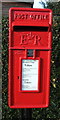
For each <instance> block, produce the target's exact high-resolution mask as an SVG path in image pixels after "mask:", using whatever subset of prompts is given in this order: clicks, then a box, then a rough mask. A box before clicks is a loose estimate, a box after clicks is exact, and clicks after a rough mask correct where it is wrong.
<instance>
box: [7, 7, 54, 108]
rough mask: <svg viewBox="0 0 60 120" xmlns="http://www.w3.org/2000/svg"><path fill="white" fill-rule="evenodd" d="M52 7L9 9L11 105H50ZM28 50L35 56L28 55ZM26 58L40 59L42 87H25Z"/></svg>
mask: <svg viewBox="0 0 60 120" xmlns="http://www.w3.org/2000/svg"><path fill="white" fill-rule="evenodd" d="M51 26H52V11H51V10H50V9H35V8H34V9H33V8H11V9H10V10H9V68H8V69H9V70H8V73H9V74H8V79H9V80H8V104H9V107H10V108H43V107H48V105H49V91H50V60H51V43H52V32H51ZM28 49H32V50H33V56H30V57H28V54H27V53H28ZM22 60H38V80H37V81H38V90H22V72H23V71H22Z"/></svg>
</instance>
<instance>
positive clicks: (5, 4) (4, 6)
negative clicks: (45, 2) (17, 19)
mask: <svg viewBox="0 0 60 120" xmlns="http://www.w3.org/2000/svg"><path fill="white" fill-rule="evenodd" d="M31 6H32V3H26V2H25V3H24V2H3V3H2V16H8V12H9V8H11V7H25V8H31Z"/></svg>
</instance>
